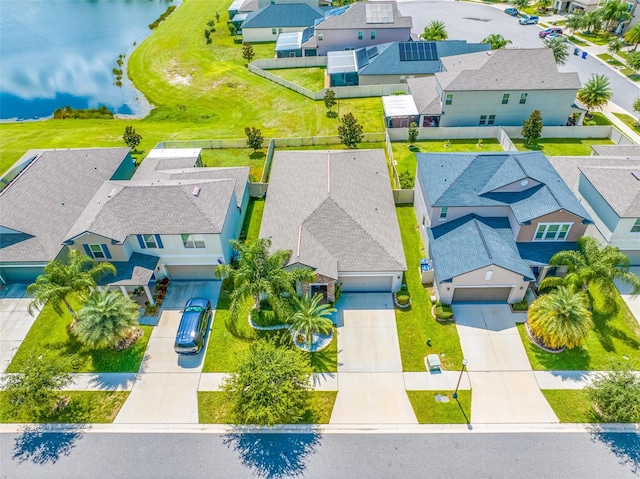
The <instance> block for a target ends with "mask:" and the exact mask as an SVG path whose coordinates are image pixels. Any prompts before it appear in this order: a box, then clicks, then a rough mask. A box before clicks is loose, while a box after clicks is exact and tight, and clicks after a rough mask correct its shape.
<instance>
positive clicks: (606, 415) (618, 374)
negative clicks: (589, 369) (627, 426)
mask: <svg viewBox="0 0 640 479" xmlns="http://www.w3.org/2000/svg"><path fill="white" fill-rule="evenodd" d="M587 394H588V395H589V399H591V401H592V402H593V404H594V406H595V408H596V412H597V413H598V414H599V415H600V416H602V418H603V419H604V420H606V421H611V422H639V421H640V378H639V377H638V376H636V375H635V374H634V373H633V372H632V371H629V370H628V369H627V368H625V369H623V370H620V371H610V372H608V373H601V374H599V375H598V376H596V378H595V379H594V380H593V382H592V383H591V386H589V387H588V388H587Z"/></svg>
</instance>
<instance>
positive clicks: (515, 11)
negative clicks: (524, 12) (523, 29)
mask: <svg viewBox="0 0 640 479" xmlns="http://www.w3.org/2000/svg"><path fill="white" fill-rule="evenodd" d="M504 13H506V14H507V15H511V16H512V17H517V16H518V15H520V12H519V11H518V9H517V8H514V7H509V8H505V9H504Z"/></svg>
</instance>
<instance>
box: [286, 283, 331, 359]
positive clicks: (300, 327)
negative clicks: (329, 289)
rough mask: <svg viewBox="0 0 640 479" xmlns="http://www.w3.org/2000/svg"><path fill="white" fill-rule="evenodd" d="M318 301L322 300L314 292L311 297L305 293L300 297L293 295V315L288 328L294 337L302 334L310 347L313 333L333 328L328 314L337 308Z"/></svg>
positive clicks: (325, 332) (325, 331)
mask: <svg viewBox="0 0 640 479" xmlns="http://www.w3.org/2000/svg"><path fill="white" fill-rule="evenodd" d="M320 301H322V295H320V294H315V295H314V296H313V298H312V297H311V295H310V294H305V295H304V296H302V298H299V297H298V296H294V297H293V315H292V316H291V326H290V328H289V329H290V331H291V334H292V335H293V338H294V339H295V338H296V337H297V336H299V335H302V336H304V338H305V340H306V342H307V347H309V348H311V344H312V340H313V334H315V333H321V334H329V333H330V332H331V330H332V329H333V322H332V321H331V319H330V316H331V314H332V313H335V312H336V311H337V309H336V308H332V307H331V306H330V305H328V304H320Z"/></svg>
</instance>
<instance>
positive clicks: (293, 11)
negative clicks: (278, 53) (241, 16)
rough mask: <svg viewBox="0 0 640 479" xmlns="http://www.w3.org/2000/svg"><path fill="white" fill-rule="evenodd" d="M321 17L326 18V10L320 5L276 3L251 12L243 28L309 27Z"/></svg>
mask: <svg viewBox="0 0 640 479" xmlns="http://www.w3.org/2000/svg"><path fill="white" fill-rule="evenodd" d="M319 18H324V11H323V10H322V9H320V8H319V7H314V6H311V5H308V4H306V3H282V4H274V5H267V6H266V7H262V8H259V9H258V10H255V11H253V12H251V13H249V14H248V15H247V18H246V19H245V21H244V22H243V23H242V29H245V28H275V27H280V28H287V27H308V26H311V25H313V23H314V22H315V21H316V20H317V19H319Z"/></svg>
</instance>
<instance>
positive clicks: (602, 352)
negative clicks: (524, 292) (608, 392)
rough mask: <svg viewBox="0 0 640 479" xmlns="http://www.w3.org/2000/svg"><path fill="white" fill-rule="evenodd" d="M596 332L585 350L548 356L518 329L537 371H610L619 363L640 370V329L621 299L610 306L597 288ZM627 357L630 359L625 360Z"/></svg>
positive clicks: (594, 295)
mask: <svg viewBox="0 0 640 479" xmlns="http://www.w3.org/2000/svg"><path fill="white" fill-rule="evenodd" d="M589 292H590V294H591V296H592V297H593V299H594V302H593V311H592V314H593V322H594V324H595V327H594V329H593V330H592V331H591V333H590V334H589V337H588V338H587V342H586V344H585V345H584V346H583V347H581V348H574V349H570V350H566V351H564V352H562V353H560V354H552V353H547V352H545V351H543V350H541V349H540V348H538V347H537V346H535V345H534V344H532V343H531V341H529V338H528V337H527V333H526V331H525V329H524V325H523V324H520V325H518V330H519V331H520V336H521V337H522V342H523V344H524V346H525V350H526V351H527V355H528V356H529V361H530V362H531V366H532V367H533V369H537V370H578V371H583V370H589V371H601V370H609V369H611V368H612V366H613V365H614V364H615V363H617V362H627V361H628V364H629V366H630V367H631V369H634V370H638V369H640V325H638V322H637V321H636V320H635V318H634V317H633V316H632V315H631V311H629V308H628V307H627V305H626V304H625V302H624V301H623V300H622V298H621V297H620V295H617V298H616V300H615V302H613V303H606V302H605V300H604V299H603V297H602V295H601V294H600V292H599V291H598V290H597V289H596V288H594V287H593V286H592V287H591V288H590V290H589ZM625 356H626V358H625Z"/></svg>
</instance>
